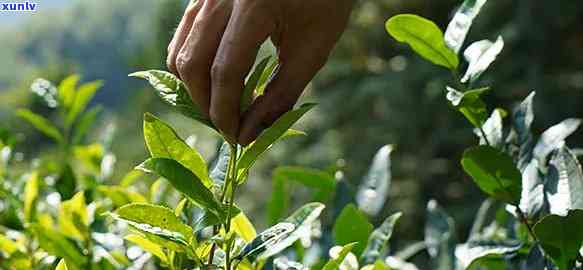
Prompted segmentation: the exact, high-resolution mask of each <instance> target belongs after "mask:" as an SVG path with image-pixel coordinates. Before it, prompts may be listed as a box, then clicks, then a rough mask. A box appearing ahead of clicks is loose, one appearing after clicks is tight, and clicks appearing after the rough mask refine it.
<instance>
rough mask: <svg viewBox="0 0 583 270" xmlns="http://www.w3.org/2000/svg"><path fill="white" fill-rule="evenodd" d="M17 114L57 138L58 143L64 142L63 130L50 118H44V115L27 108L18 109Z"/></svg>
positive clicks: (49, 135)
mask: <svg viewBox="0 0 583 270" xmlns="http://www.w3.org/2000/svg"><path fill="white" fill-rule="evenodd" d="M16 115H17V116H18V117H20V118H22V119H24V120H26V121H27V122H28V123H30V124H31V125H32V126H34V127H35V128H36V129H37V130H38V131H40V132H42V133H43V134H44V135H46V136H47V137H49V138H51V139H53V140H55V141H56V142H58V143H63V142H64V139H63V135H62V134H61V132H60V131H59V130H58V129H57V128H56V127H55V126H54V125H53V124H52V122H51V121H50V120H48V119H46V118H44V117H43V116H40V115H38V114H36V113H33V112H31V111H30V110H27V109H18V110H17V111H16Z"/></svg>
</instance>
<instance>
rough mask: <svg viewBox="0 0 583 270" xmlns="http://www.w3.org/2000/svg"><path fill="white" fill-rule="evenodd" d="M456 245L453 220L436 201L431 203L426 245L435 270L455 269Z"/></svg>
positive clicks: (426, 227) (426, 228) (426, 226)
mask: <svg viewBox="0 0 583 270" xmlns="http://www.w3.org/2000/svg"><path fill="white" fill-rule="evenodd" d="M455 243H456V236H455V224H454V221H453V219H452V218H451V217H450V216H449V215H448V214H447V213H446V212H445V210H443V208H441V206H439V204H438V203H437V202H436V201H435V200H431V201H429V203H427V221H426V224H425V244H426V246H427V251H428V253H429V255H430V256H431V257H432V258H433V259H434V263H433V264H434V269H440V270H442V269H443V270H445V269H454V266H455Z"/></svg>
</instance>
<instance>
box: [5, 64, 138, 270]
mask: <svg viewBox="0 0 583 270" xmlns="http://www.w3.org/2000/svg"><path fill="white" fill-rule="evenodd" d="M78 81H79V77H78V76H76V75H72V76H69V77H67V78H66V79H65V80H63V81H62V82H61V83H60V84H59V86H58V87H56V86H54V85H53V84H52V83H50V82H49V81H47V80H44V79H38V80H36V81H35V82H34V83H33V84H32V86H31V89H32V91H33V92H34V93H35V94H36V95H37V96H38V97H40V98H41V99H42V100H43V102H44V104H45V105H46V107H47V108H48V109H49V110H50V112H55V113H56V114H57V117H58V119H59V120H60V121H51V120H49V118H47V117H45V116H43V115H40V114H37V113H34V112H33V111H31V110H29V109H19V110H18V111H17V113H16V114H17V115H18V116H19V117H21V118H22V119H23V120H25V121H27V122H28V123H30V124H31V125H32V126H34V127H35V128H36V129H37V130H38V131H40V132H41V133H42V134H44V135H46V136H47V137H48V138H50V139H51V140H52V141H53V142H55V143H56V145H57V146H58V147H57V152H56V153H54V154H51V155H50V156H49V157H46V158H38V159H35V160H33V161H32V162H30V164H21V163H23V162H22V161H20V159H22V158H19V157H18V156H22V155H23V154H22V153H18V152H16V149H17V147H18V144H19V140H18V139H17V138H18V136H16V135H14V134H11V133H10V132H9V131H3V132H2V138H1V143H0V146H2V153H3V154H2V166H1V169H0V172H1V173H0V191H1V192H0V198H2V201H1V206H2V209H3V210H2V215H1V216H2V219H1V220H2V222H1V224H2V225H1V226H0V251H1V252H0V267H1V268H2V269H17V270H19V269H55V268H57V269H82V268H85V269H119V268H127V267H128V266H130V261H129V260H128V259H127V258H126V256H125V248H124V247H123V241H122V239H120V238H118V237H116V236H115V235H113V234H111V233H108V232H107V230H106V228H108V229H115V227H111V226H108V224H107V223H106V220H105V219H104V218H103V217H102V216H101V213H103V212H105V211H108V210H109V209H111V207H112V205H111V203H110V202H109V201H107V200H105V198H107V197H111V198H112V200H113V198H115V197H117V198H120V197H121V198H123V197H124V196H127V197H131V198H133V199H137V200H140V199H141V198H142V196H141V195H139V194H137V193H135V192H131V191H130V190H124V189H121V188H115V187H112V186H107V185H106V184H107V181H108V180H110V177H111V175H112V171H113V166H114V164H115V156H114V155H113V154H112V153H111V152H110V150H109V143H108V141H110V139H108V137H110V136H111V135H110V134H106V138H104V139H103V142H102V143H93V144H89V145H85V144H84V137H85V135H86V134H87V133H88V131H89V129H90V127H91V126H92V125H93V123H94V121H95V119H96V117H97V115H98V114H99V112H100V111H101V108H100V107H94V108H91V109H89V110H86V107H87V105H88V104H89V102H90V100H91V99H92V98H93V96H94V94H95V93H96V91H97V90H98V89H99V88H100V86H101V82H98V81H97V82H90V83H86V84H82V85H80V86H79V87H77V83H78ZM19 167H25V168H30V169H28V170H26V171H25V172H24V173H23V174H20V169H18V168H19ZM120 242H121V244H120ZM65 261H66V263H65ZM67 267H68V268H67Z"/></svg>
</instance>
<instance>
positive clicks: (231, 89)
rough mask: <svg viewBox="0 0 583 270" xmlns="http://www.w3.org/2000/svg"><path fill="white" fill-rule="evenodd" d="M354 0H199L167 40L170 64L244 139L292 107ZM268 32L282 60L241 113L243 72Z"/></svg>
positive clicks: (221, 123) (230, 135)
mask: <svg viewBox="0 0 583 270" xmlns="http://www.w3.org/2000/svg"><path fill="white" fill-rule="evenodd" d="M352 4H353V0H308V1H301V0H198V1H197V2H196V3H194V4H191V5H190V6H189V7H188V8H187V10H186V12H185V14H184V16H183V18H182V20H181V22H180V24H179V26H178V29H177V31H176V33H175V35H174V37H173V39H172V41H171V43H170V45H169V46H168V59H167V65H168V68H169V69H170V71H171V72H173V73H175V74H176V75H177V76H179V77H180V78H181V79H182V80H183V81H184V82H185V84H186V86H187V87H188V89H189V92H190V95H191V98H192V100H193V101H194V102H195V104H197V105H198V106H199V107H200V108H201V110H202V111H203V113H205V114H207V116H209V117H210V119H211V121H212V122H213V123H214V124H215V126H216V127H218V128H219V129H220V130H221V132H222V133H223V134H224V135H225V136H226V137H227V139H228V140H230V141H231V142H235V141H237V142H238V143H240V144H243V145H247V144H249V143H250V142H252V141H253V140H254V139H255V138H256V137H257V136H258V135H259V134H260V133H261V131H262V130H263V129H264V128H265V127H268V126H270V125H271V124H272V123H273V122H274V121H275V120H277V118H279V116H281V115H282V114H283V113H285V112H287V111H288V110H290V109H291V108H293V106H294V104H295V103H296V101H297V100H298V98H299V97H300V95H301V93H302V92H303V90H304V88H305V87H306V85H307V84H308V83H309V82H310V80H311V79H312V78H313V77H314V76H315V74H316V73H317V72H318V71H319V70H320V68H321V67H322V66H323V65H324V64H325V62H326V60H327V58H328V55H329V53H330V51H331V50H332V48H333V47H334V45H335V43H336V42H337V41H338V39H339V37H340V35H341V34H342V32H343V30H344V28H345V26H346V23H347V21H348V17H349V15H350V10H351V8H352ZM267 38H271V40H272V41H273V43H274V44H275V46H276V47H277V49H278V56H279V67H278V70H277V73H276V74H275V76H274V77H273V78H272V80H271V81H270V83H269V84H268V86H267V88H266V91H265V94H264V95H262V96H260V97H258V98H257V99H255V101H254V102H253V104H251V106H250V107H249V108H248V110H247V111H245V112H243V113H241V112H240V99H241V95H242V91H243V89H244V81H245V77H246V76H247V74H248V73H249V70H250V69H251V68H252V66H253V64H254V62H255V58H256V56H257V52H258V50H259V47H260V46H261V44H262V43H263V42H264V41H265V40H266V39H267Z"/></svg>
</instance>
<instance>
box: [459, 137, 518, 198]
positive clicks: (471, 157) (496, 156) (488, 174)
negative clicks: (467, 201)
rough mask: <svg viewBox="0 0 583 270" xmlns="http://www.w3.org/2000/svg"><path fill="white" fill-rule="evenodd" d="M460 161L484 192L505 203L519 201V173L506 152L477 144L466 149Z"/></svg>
mask: <svg viewBox="0 0 583 270" xmlns="http://www.w3.org/2000/svg"><path fill="white" fill-rule="evenodd" d="M461 163H462V166H463V168H464V170H465V171H466V173H467V174H469V175H470V176H471V177H472V179H473V180H474V182H475V183H476V184H477V185H478V187H480V189H481V190H482V191H483V192H485V193H486V194H488V195H490V196H492V197H493V198H495V199H498V200H501V201H504V202H507V203H518V202H519V201H520V192H521V185H522V183H521V175H520V172H519V171H518V169H516V166H515V165H514V163H513V161H512V158H511V157H510V156H508V155H507V154H505V153H503V152H501V151H499V150H497V149H495V148H492V147H490V146H478V147H473V148H470V149H468V150H466V151H465V152H464V155H463V158H462V162H461Z"/></svg>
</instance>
